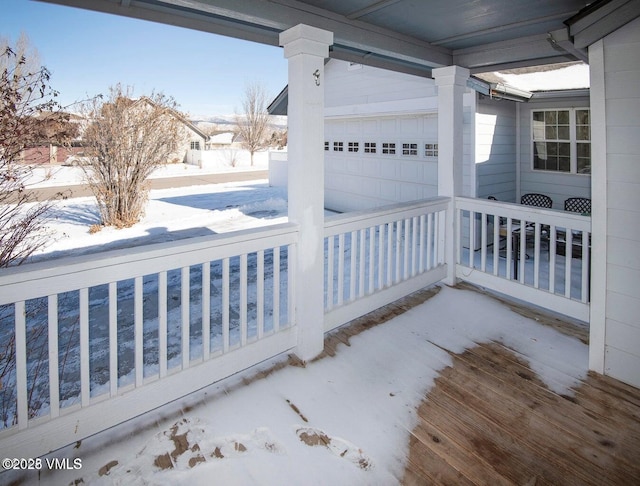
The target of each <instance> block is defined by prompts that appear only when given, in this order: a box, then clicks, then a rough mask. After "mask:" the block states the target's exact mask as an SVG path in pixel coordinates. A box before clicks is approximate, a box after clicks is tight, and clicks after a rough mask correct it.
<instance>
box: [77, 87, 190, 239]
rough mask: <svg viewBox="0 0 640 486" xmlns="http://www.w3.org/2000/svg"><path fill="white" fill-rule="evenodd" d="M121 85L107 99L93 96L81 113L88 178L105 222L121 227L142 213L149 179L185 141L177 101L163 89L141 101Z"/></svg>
mask: <svg viewBox="0 0 640 486" xmlns="http://www.w3.org/2000/svg"><path fill="white" fill-rule="evenodd" d="M131 94H132V93H131V90H130V89H126V90H125V89H124V88H123V87H122V86H121V85H117V86H115V87H112V88H111V90H110V95H109V96H108V98H107V99H105V100H102V99H96V98H94V99H93V100H91V101H90V102H88V103H87V104H86V105H85V107H84V109H83V111H84V115H85V119H86V120H88V122H87V127H86V130H85V132H84V135H83V142H84V145H85V155H86V156H87V158H88V162H87V164H85V165H84V166H83V168H84V170H85V175H86V178H87V181H88V183H89V185H90V187H91V190H92V191H93V194H94V195H95V197H96V199H97V202H98V209H99V211H100V216H101V219H102V224H103V225H107V226H116V227H118V228H123V227H129V226H132V225H133V224H135V223H137V222H138V221H139V220H140V218H141V217H142V215H143V214H144V207H145V204H146V202H147V197H148V192H149V184H148V182H147V178H148V177H149V176H150V175H151V173H152V172H153V170H154V169H156V168H157V167H158V166H160V165H161V164H164V163H167V162H170V161H172V159H176V158H179V154H178V150H179V147H180V146H181V145H183V143H184V142H185V135H184V131H183V121H184V118H183V117H182V115H181V114H180V113H179V112H177V111H176V107H177V104H176V102H175V101H174V100H173V99H172V98H169V97H167V96H165V95H163V94H161V93H157V94H152V95H151V96H150V97H142V98H139V99H136V100H134V99H132V98H131Z"/></svg>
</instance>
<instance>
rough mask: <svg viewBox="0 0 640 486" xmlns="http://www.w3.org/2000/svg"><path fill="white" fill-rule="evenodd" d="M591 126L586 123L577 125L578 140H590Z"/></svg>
mask: <svg viewBox="0 0 640 486" xmlns="http://www.w3.org/2000/svg"><path fill="white" fill-rule="evenodd" d="M589 135H590V134H589V127H588V126H584V125H578V126H577V127H576V138H577V139H578V140H590V138H591V137H590V136H589Z"/></svg>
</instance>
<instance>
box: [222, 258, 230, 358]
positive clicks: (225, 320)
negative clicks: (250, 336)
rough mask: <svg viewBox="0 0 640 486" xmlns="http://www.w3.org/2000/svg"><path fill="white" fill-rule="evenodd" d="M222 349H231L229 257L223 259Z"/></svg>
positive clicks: (224, 350) (226, 350)
mask: <svg viewBox="0 0 640 486" xmlns="http://www.w3.org/2000/svg"><path fill="white" fill-rule="evenodd" d="M222 351H223V352H224V353H226V352H228V351H229V258H223V259H222Z"/></svg>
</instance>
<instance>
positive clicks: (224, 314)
mask: <svg viewBox="0 0 640 486" xmlns="http://www.w3.org/2000/svg"><path fill="white" fill-rule="evenodd" d="M297 239H298V228H297V226H296V225H293V224H288V223H287V224H281V225H274V226H270V227H268V228H261V229H253V230H246V231H239V232H235V233H232V234H228V235H215V236H212V237H209V236H207V237H202V238H195V239H191V240H188V241H185V242H171V243H163V244H158V245H151V246H146V247H140V248H134V249H127V250H118V251H112V252H106V253H103V254H100V255H89V256H81V257H75V258H68V259H64V260H57V261H51V262H45V263H42V264H31V265H25V266H23V267H19V268H14V269H9V270H7V271H4V272H3V274H2V275H1V276H0V323H1V324H0V334H2V336H0V338H1V341H0V342H3V343H5V347H4V348H3V349H4V350H5V351H6V353H4V356H3V357H2V365H3V366H2V369H0V372H2V387H1V388H0V398H1V400H0V403H1V408H2V410H1V413H2V417H1V418H2V425H3V426H2V429H3V430H0V456H1V457H35V456H39V455H42V454H45V453H47V452H49V451H51V450H55V449H57V448H59V447H62V446H64V445H66V444H69V443H73V442H74V441H76V440H80V439H82V438H85V437H87V436H89V435H91V434H93V433H96V432H98V431H100V430H104V429H106V428H108V427H111V426H113V425H116V424H118V423H121V422H123V421H125V420H128V419H130V418H132V417H135V416H137V415H140V414H142V413H145V412H147V411H149V410H152V409H154V408H156V407H158V406H160V405H163V404H166V403H169V402H170V401H172V400H174V399H177V398H179V397H182V396H184V395H187V394H188V393H191V392H193V391H195V390H198V389H199V388H202V387H204V386H207V385H209V384H211V383H213V382H215V381H217V380H220V379H222V378H224V377H227V376H230V375H231V374H233V373H235V372H238V371H240V370H243V369H246V368H248V367H249V366H252V365H254V364H256V363H259V362H261V361H263V360H265V359H268V358H270V357H273V356H275V355H277V354H280V353H282V352H285V351H288V350H290V349H292V348H293V347H294V346H295V345H296V343H297V336H296V326H295V325H294V323H292V322H290V319H289V316H292V315H293V314H294V313H293V312H292V308H291V306H292V305H294V302H293V298H292V296H293V289H294V287H295V282H292V281H291V279H292V278H293V274H294V272H293V271H290V270H292V268H291V264H290V262H293V261H295V258H294V255H293V253H294V252H295V250H296V243H297Z"/></svg>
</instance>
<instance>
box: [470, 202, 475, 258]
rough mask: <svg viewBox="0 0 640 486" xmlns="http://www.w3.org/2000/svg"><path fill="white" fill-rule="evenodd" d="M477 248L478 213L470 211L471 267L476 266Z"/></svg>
mask: <svg viewBox="0 0 640 486" xmlns="http://www.w3.org/2000/svg"><path fill="white" fill-rule="evenodd" d="M475 249H476V213H475V211H469V267H470V268H475V266H476V264H475V256H476V253H475V251H476V250H475Z"/></svg>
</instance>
